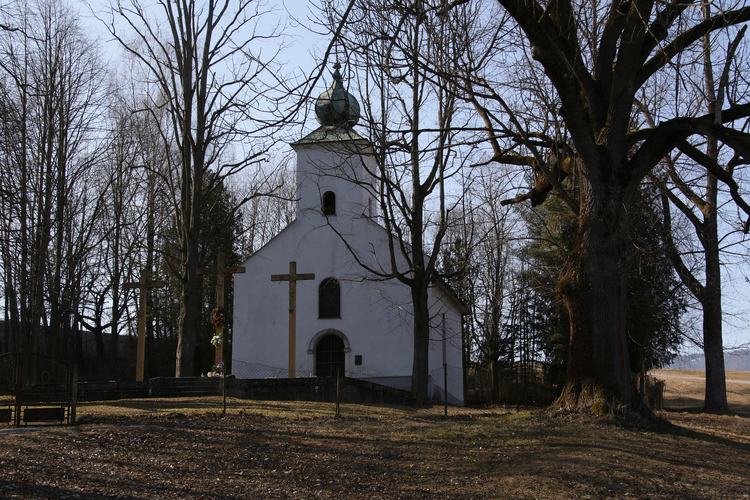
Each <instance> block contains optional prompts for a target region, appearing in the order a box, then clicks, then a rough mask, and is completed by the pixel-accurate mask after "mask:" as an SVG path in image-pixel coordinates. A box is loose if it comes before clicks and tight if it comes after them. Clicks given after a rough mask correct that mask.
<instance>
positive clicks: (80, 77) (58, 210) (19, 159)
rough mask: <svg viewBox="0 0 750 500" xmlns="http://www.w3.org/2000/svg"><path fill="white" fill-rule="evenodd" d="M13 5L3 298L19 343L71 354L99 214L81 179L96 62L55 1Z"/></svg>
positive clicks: (93, 113) (7, 71) (90, 147)
mask: <svg viewBox="0 0 750 500" xmlns="http://www.w3.org/2000/svg"><path fill="white" fill-rule="evenodd" d="M18 7H20V8H21V10H19V11H18V12H17V13H16V15H17V18H16V22H19V21H18V20H20V24H22V25H23V29H22V30H19V31H18V32H14V33H6V34H4V37H3V38H2V42H1V43H2V49H1V51H2V55H0V66H1V67H2V70H3V73H4V78H5V81H6V82H7V83H8V84H9V85H8V86H7V87H6V91H7V93H6V94H5V97H6V99H7V101H6V102H7V103H8V105H9V106H11V107H10V108H8V109H9V110H10V109H11V108H12V110H13V112H12V113H11V114H9V118H11V119H12V123H13V128H12V133H13V134H14V141H13V143H12V144H11V145H9V148H10V149H9V152H11V153H12V154H11V155H10V157H8V158H7V159H8V160H10V164H9V170H8V171H7V172H6V174H7V175H6V178H5V179H4V186H5V188H6V189H7V191H6V193H5V194H7V195H8V196H9V198H8V199H6V203H5V206H4V209H7V212H6V213H5V214H4V216H5V217H4V218H5V220H8V221H12V222H11V223H10V224H8V225H7V226H6V228H5V230H6V231H8V233H7V235H6V236H7V237H6V238H5V243H6V244H8V245H10V248H6V249H4V251H5V252H10V254H6V255H16V256H17V257H16V258H15V259H14V260H13V262H10V261H9V266H10V267H9V268H8V271H9V278H10V279H11V280H12V281H13V282H14V289H15V290H17V294H18V295H17V298H16V296H15V292H14V297H13V298H12V302H13V303H14V304H13V305H12V306H11V307H13V308H14V309H16V308H17V316H16V313H15V312H13V313H11V316H12V322H13V323H14V326H13V328H14V329H16V331H17V335H18V341H17V343H16V346H17V347H18V348H20V349H27V350H30V351H32V352H39V351H40V349H41V348H42V346H43V347H44V349H46V351H47V352H48V353H49V354H52V355H61V356H62V355H71V354H72V349H73V347H74V344H75V343H76V341H77V336H78V334H79V325H78V323H77V320H76V314H75V313H76V311H77V310H78V308H80V307H83V304H84V303H85V300H86V299H85V294H86V293H87V291H86V288H85V285H84V284H85V283H86V282H87V281H88V280H89V278H90V276H91V273H90V271H91V270H90V268H89V266H88V256H89V255H90V254H91V252H92V251H93V250H94V249H95V247H96V245H97V239H96V238H95V237H92V234H93V230H94V227H95V221H96V219H97V217H98V216H99V215H100V213H101V197H100V193H99V192H98V191H96V190H92V189H89V187H91V185H92V179H93V171H94V169H93V168H92V167H93V166H94V164H95V162H96V160H97V147H96V144H97V133H96V129H95V127H94V124H95V123H96V118H97V115H98V112H99V110H100V109H101V108H100V106H101V99H102V96H103V92H102V90H103V86H102V74H103V69H104V68H103V65H102V64H101V63H100V60H99V59H98V54H97V51H96V48H95V47H96V46H95V44H94V42H93V41H92V40H89V39H88V38H87V37H86V36H85V34H84V33H83V31H82V29H81V27H80V25H79V23H78V21H77V20H76V16H75V13H74V12H73V11H71V10H70V9H69V8H68V7H66V6H65V5H64V4H63V3H62V2H59V1H55V0H50V1H40V2H35V3H32V4H26V5H24V6H20V5H19V6H18ZM11 103H12V104H11ZM9 131H10V130H9ZM16 321H17V322H18V323H17V326H16Z"/></svg>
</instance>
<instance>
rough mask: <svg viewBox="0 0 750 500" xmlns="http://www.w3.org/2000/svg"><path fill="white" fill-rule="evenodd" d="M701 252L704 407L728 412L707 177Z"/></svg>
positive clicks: (714, 222)
mask: <svg viewBox="0 0 750 500" xmlns="http://www.w3.org/2000/svg"><path fill="white" fill-rule="evenodd" d="M706 191H707V196H706V198H707V201H708V203H707V205H708V209H707V210H706V212H707V215H706V217H705V219H704V221H705V231H704V233H703V235H704V238H703V240H704V243H703V245H704V250H705V256H706V286H705V287H704V288H703V293H702V294H701V296H700V302H701V306H703V351H704V354H705V357H706V387H705V399H704V406H705V408H706V409H707V410H712V411H721V412H726V411H729V405H728V404H727V384H726V374H725V372H724V345H723V339H722V337H723V334H722V319H721V262H720V259H719V231H718V215H717V213H718V211H717V207H716V203H717V200H716V197H717V192H718V186H717V180H716V178H715V177H714V176H712V175H709V178H708V188H707V190H706Z"/></svg>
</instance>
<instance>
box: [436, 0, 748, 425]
mask: <svg viewBox="0 0 750 500" xmlns="http://www.w3.org/2000/svg"><path fill="white" fill-rule="evenodd" d="M464 3H466V0H457V1H456V2H453V3H450V4H448V5H447V6H439V7H438V9H439V10H440V11H441V12H444V11H446V10H450V8H451V7H452V6H454V5H459V4H464ZM497 4H499V5H500V6H502V8H503V9H504V10H505V12H507V13H508V14H509V15H510V16H511V17H512V18H513V19H514V20H515V22H516V23H517V25H518V28H519V31H518V32H517V36H518V37H519V38H520V39H524V40H525V41H526V42H527V44H528V45H527V47H524V49H525V50H523V51H521V52H518V54H519V57H521V58H524V59H525V58H527V57H529V59H531V58H533V60H534V61H536V64H539V65H540V66H541V68H542V69H543V70H544V73H545V75H546V81H548V82H549V83H550V84H551V86H552V87H553V89H554V96H555V99H556V100H557V102H559V108H558V109H556V110H555V115H557V116H558V117H559V118H560V120H561V122H562V123H563V124H564V126H565V130H566V133H567V134H569V137H570V142H569V143H568V142H563V143H561V142H560V141H559V140H557V138H555V137H549V136H547V135H546V134H544V133H543V131H540V130H535V129H534V128H533V126H534V123H527V122H522V121H519V120H518V116H517V115H516V113H513V112H512V111H513V110H511V109H510V107H509V106H508V103H507V102H506V100H505V99H503V91H504V88H503V85H504V82H505V81H507V79H505V77H504V75H498V74H494V75H493V74H491V73H490V72H485V73H483V74H480V75H473V74H464V75H462V78H464V79H465V81H466V83H464V86H465V87H467V88H470V90H472V92H473V93H474V96H475V99H476V103H477V107H478V110H479V112H480V114H481V115H482V116H483V117H484V118H485V120H486V123H487V127H488V134H489V138H490V143H491V144H492V145H493V147H494V153H495V155H494V160H495V161H498V162H503V163H509V164H514V165H527V166H529V167H530V168H531V170H532V171H533V179H534V186H533V187H532V188H531V189H529V190H528V191H527V192H526V193H523V194H521V195H519V196H517V197H515V198H513V199H512V200H509V202H520V201H523V200H527V199H528V200H531V202H532V204H539V203H543V202H544V200H545V199H546V198H547V197H548V195H549V194H550V193H554V194H555V195H556V196H559V197H560V198H562V199H563V200H565V202H566V203H567V204H568V205H569V207H570V208H571V210H573V212H574V213H575V214H577V216H578V234H577V238H576V242H575V245H574V251H573V252H572V254H571V255H572V257H571V259H570V261H569V262H568V265H567V270H566V272H565V274H564V275H563V277H562V278H561V280H560V282H559V284H558V292H559V293H560V294H562V296H563V297H564V300H565V303H566V305H567V308H568V311H569V313H570V322H571V340H570V349H569V359H570V362H569V367H568V374H567V385H566V388H565V390H564V392H563V394H562V396H561V397H560V399H559V400H558V403H557V404H558V406H559V407H561V408H568V409H578V410H584V411H594V412H600V411H605V410H607V409H608V408H613V407H616V406H617V405H619V404H624V405H632V406H633V407H634V406H636V404H637V401H636V394H635V391H634V389H633V384H632V381H631V376H630V363H629V361H628V353H627V348H626V328H625V325H626V316H625V315H626V306H625V305H626V292H625V290H626V286H625V281H626V277H627V255H628V237H627V228H628V209H629V207H630V204H631V201H632V199H633V196H634V195H635V193H636V192H637V191H638V187H639V186H640V184H641V182H642V181H643V180H644V178H645V176H646V175H647V174H648V173H649V172H651V171H652V170H653V169H654V168H655V167H656V166H657V165H658V164H659V163H660V161H661V160H662V158H664V156H665V155H666V154H668V153H669V152H670V151H672V150H674V149H675V148H677V147H679V146H681V145H682V144H685V143H686V142H687V143H689V142H693V143H694V142H695V141H696V140H699V139H700V138H709V137H711V138H714V139H716V140H717V141H719V142H720V143H723V144H724V145H725V146H726V147H727V148H729V149H731V150H733V152H734V155H735V157H736V161H737V162H747V161H748V155H750V149H749V147H748V144H749V142H748V137H749V136H748V134H747V132H746V131H745V130H744V125H743V123H744V122H745V121H746V118H747V117H748V116H749V115H750V103H743V102H730V103H729V106H728V107H727V108H725V109H723V110H722V113H721V117H720V119H719V120H716V118H715V115H702V116H696V117H685V116H681V114H680V113H679V109H680V106H679V105H677V106H676V107H673V108H668V107H663V108H660V109H659V110H658V111H659V116H660V121H659V122H658V123H657V124H656V125H655V126H654V127H643V128H639V129H635V130H634V129H633V120H632V117H633V113H634V106H635V104H634V103H635V99H636V96H637V95H638V93H639V92H640V91H641V89H643V88H644V87H647V86H648V85H649V84H650V83H652V82H653V81H654V79H656V78H658V77H659V76H660V74H662V73H665V72H667V71H668V69H669V68H670V67H671V65H672V64H673V63H674V62H675V60H676V59H677V58H679V57H680V56H681V54H683V53H684V52H685V51H686V49H687V48H689V47H691V46H693V45H694V44H697V43H700V41H701V39H702V37H703V36H704V35H705V34H707V33H715V32H721V31H726V30H730V29H731V28H732V27H733V26H737V25H740V24H742V23H745V22H747V21H748V20H749V19H750V7H743V6H741V5H734V6H732V5H727V6H726V7H725V8H723V9H722V10H721V12H720V13H719V14H717V15H714V16H711V17H709V18H708V19H703V18H702V17H701V16H700V15H696V14H695V12H693V10H692V9H691V6H692V4H691V3H689V2H684V1H681V0H674V1H670V2H667V3H663V4H659V3H656V2H650V1H645V2H641V1H633V2H627V3H624V4H623V3H621V2H596V1H594V2H592V1H586V2H572V1H570V0H563V1H554V2H539V1H536V0H497ZM733 7H734V10H733ZM682 63H683V64H685V61H682ZM693 64H699V61H693ZM674 109H677V110H678V112H677V113H673V112H672V111H673V110H674ZM506 124H507V125H506ZM530 127H531V128H530ZM501 140H502V141H501ZM704 167H705V168H707V169H708V170H709V171H710V172H711V173H712V174H714V175H716V177H717V178H718V179H720V180H721V181H722V182H725V183H729V184H731V183H732V182H733V180H732V178H731V173H729V172H726V171H723V170H721V169H717V168H716V166H715V165H714V164H708V162H707V164H706V165H704ZM568 177H573V178H574V180H575V182H566V178H568ZM733 196H734V198H735V199H736V200H737V201H740V200H739V193H738V192H736V191H735V192H733ZM740 206H742V204H741V202H740Z"/></svg>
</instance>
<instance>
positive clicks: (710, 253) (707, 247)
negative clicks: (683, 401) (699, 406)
mask: <svg viewBox="0 0 750 500" xmlns="http://www.w3.org/2000/svg"><path fill="white" fill-rule="evenodd" d="M702 11H703V17H704V19H710V12H711V6H710V4H705V5H704V6H703V7H702ZM746 28H747V26H744V27H742V29H740V31H739V32H738V33H737V35H736V36H735V37H734V39H732V40H729V39H726V37H722V38H720V39H719V40H721V39H723V40H725V41H726V45H727V46H726V57H724V58H723V61H719V62H718V64H719V67H720V68H721V72H720V75H721V76H720V78H719V80H718V82H717V80H716V78H715V76H714V65H715V64H717V62H715V61H714V60H713V59H714V57H715V56H716V55H717V54H719V53H720V50H719V47H716V45H717V44H718V43H719V40H712V37H711V36H710V34H709V33H706V34H704V35H703V37H702V43H701V45H700V46H699V47H696V48H695V49H694V50H695V51H696V52H698V53H697V54H696V55H695V56H694V57H695V58H696V59H698V58H700V59H702V62H703V64H702V68H701V65H697V64H696V65H694V67H692V68H685V69H682V68H680V70H681V71H680V75H679V78H677V79H676V80H677V82H678V85H680V86H681V87H683V89H684V90H683V92H689V93H691V94H692V95H693V96H694V98H693V103H692V104H693V106H692V107H687V108H686V109H685V111H684V112H685V113H686V114H687V113H690V114H691V115H693V116H695V115H699V114H702V113H706V115H707V116H709V117H713V122H714V124H716V125H720V123H721V110H722V108H723V106H724V104H725V102H726V101H727V100H729V101H730V102H732V101H733V102H737V101H738V98H739V96H738V95H737V91H738V86H737V85H736V83H733V82H738V81H740V78H739V75H738V72H739V71H740V69H739V67H738V62H739V61H738V59H737V58H736V57H735V56H736V51H737V48H738V47H739V45H740V43H741V41H742V39H743V37H744V35H745V31H746ZM691 70H692V71H691ZM701 70H702V71H701ZM733 75H734V76H733ZM717 84H718V85H717ZM691 91H692V92H691ZM747 91H748V89H745V92H747ZM648 100H654V101H658V100H659V98H658V97H657V96H653V95H652V96H649V95H644V96H643V99H642V100H639V101H638V107H639V109H640V111H641V113H642V115H643V117H644V120H645V121H646V122H647V124H648V126H650V127H655V126H656V123H655V118H654V115H653V113H652V112H651V107H653V106H654V104H652V103H651V102H649V101H648ZM719 146H720V143H719V141H718V140H717V139H716V138H715V137H710V136H709V137H708V138H707V139H706V140H705V143H704V144H691V143H689V142H687V141H685V142H683V143H682V144H680V145H678V148H677V150H676V151H674V152H673V153H672V154H670V155H668V156H667V157H665V159H664V160H663V162H662V168H661V169H658V170H655V171H654V172H652V173H651V174H649V179H650V180H651V181H652V182H653V183H654V184H655V185H656V186H658V187H659V189H660V190H661V193H662V207H663V208H662V210H663V212H664V214H665V217H664V225H663V227H662V234H663V240H664V243H665V245H666V247H667V249H668V254H669V256H670V259H671V261H672V263H673V265H674V268H675V270H676V271H677V273H678V274H679V276H680V278H681V280H682V282H683V283H684V285H685V286H686V287H687V289H688V290H690V292H691V293H692V295H693V296H694V297H695V298H696V300H697V301H698V302H699V303H700V304H701V307H702V310H703V327H702V334H703V339H702V341H700V342H699V344H700V345H701V347H702V348H703V350H704V353H705V358H706V388H705V401H704V402H705V407H706V409H710V410H720V411H727V410H728V406H727V396H726V382H725V373H724V349H723V334H722V322H723V321H722V300H721V298H722V286H721V266H722V262H721V258H720V255H721V253H722V247H723V246H724V247H728V246H731V244H732V243H736V241H732V240H733V238H731V233H733V232H739V231H741V230H742V227H741V222H740V221H738V220H731V218H732V215H730V220H727V221H726V223H722V221H721V211H722V205H725V204H726V203H727V202H728V201H729V200H731V194H730V193H729V192H726V191H725V192H724V193H722V192H721V185H720V184H719V178H718V177H717V176H716V175H715V174H714V173H712V171H711V170H712V169H713V170H721V171H723V172H724V173H725V174H726V175H725V177H724V182H725V183H726V186H727V187H728V189H729V190H734V191H738V190H739V186H738V184H737V181H736V180H735V179H736V178H738V177H739V176H740V175H741V172H740V169H739V168H738V167H741V163H742V162H738V161H737V160H738V158H737V157H735V158H730V157H727V155H726V154H722V153H721V151H720V147H719ZM703 150H704V151H703ZM697 165H704V166H705V165H710V168H706V169H705V170H704V169H703V168H705V167H703V168H702V167H698V168H696V166H697ZM732 177H734V179H733V178H732ZM727 181H729V182H727ZM701 193H702V194H701ZM738 201H739V202H742V200H741V199H739V198H738ZM672 206H674V207H675V208H676V209H677V210H678V212H679V213H681V214H682V216H683V218H684V220H685V221H686V223H687V224H689V225H690V226H691V227H692V228H693V230H694V233H695V235H696V237H697V241H696V243H697V245H698V248H697V249H694V248H691V247H689V246H688V245H687V244H686V243H687V242H686V241H685V240H683V239H681V238H675V237H673V227H672V216H671V207H672ZM743 209H745V210H749V209H750V208H749V207H747V206H745V207H743ZM725 211H726V210H725ZM730 212H731V210H730ZM674 229H675V230H676V228H674ZM722 233H724V234H722ZM727 238H729V239H727ZM680 240H681V241H680ZM676 241H680V243H679V244H678V243H676ZM688 241H690V240H689V239H688ZM680 249H681V250H682V251H681V250H680ZM696 257H698V261H697V262H692V263H691V261H693V260H694V259H695V258H696ZM701 272H702V273H703V275H704V278H703V279H702V280H701V279H699V278H698V276H697V275H698V273H701Z"/></svg>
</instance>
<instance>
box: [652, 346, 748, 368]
mask: <svg viewBox="0 0 750 500" xmlns="http://www.w3.org/2000/svg"><path fill="white" fill-rule="evenodd" d="M665 368H673V369H678V370H705V369H706V358H705V357H704V356H703V354H684V355H682V356H677V358H675V360H674V361H673V362H672V364H671V365H669V366H665ZM724 369H725V370H732V371H740V372H749V371H750V349H742V350H739V351H732V352H726V353H724Z"/></svg>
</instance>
